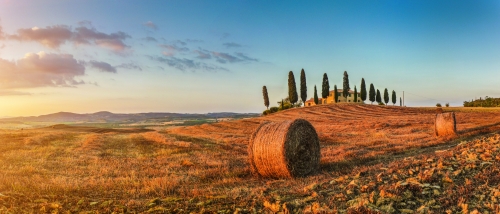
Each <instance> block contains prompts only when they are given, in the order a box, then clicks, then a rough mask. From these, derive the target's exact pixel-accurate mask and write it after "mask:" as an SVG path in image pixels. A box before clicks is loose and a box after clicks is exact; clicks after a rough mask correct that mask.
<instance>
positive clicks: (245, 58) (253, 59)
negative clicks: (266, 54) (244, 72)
mask: <svg viewBox="0 0 500 214" xmlns="http://www.w3.org/2000/svg"><path fill="white" fill-rule="evenodd" d="M236 55H237V56H238V57H240V58H241V59H243V60H245V61H254V62H258V61H259V60H258V59H255V58H250V57H248V56H247V55H245V54H243V53H236Z"/></svg>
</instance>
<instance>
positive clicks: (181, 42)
mask: <svg viewBox="0 0 500 214" xmlns="http://www.w3.org/2000/svg"><path fill="white" fill-rule="evenodd" d="M174 43H175V44H180V45H186V43H185V42H183V41H181V40H175V41H174Z"/></svg>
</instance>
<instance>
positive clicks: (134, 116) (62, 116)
mask: <svg viewBox="0 0 500 214" xmlns="http://www.w3.org/2000/svg"><path fill="white" fill-rule="evenodd" d="M259 115H260V114H258V113H233V112H217V113H207V114H189V113H186V114H184V113H159V112H149V113H130V114H115V113H112V112H109V111H99V112H95V113H90V114H78V113H72V112H57V113H53V114H47V115H40V116H29V117H10V118H1V119H0V121H2V122H8V121H17V122H125V121H127V122H133V121H141V120H147V119H190V118H207V119H210V118H225V117H255V116H259Z"/></svg>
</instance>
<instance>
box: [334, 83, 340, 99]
mask: <svg viewBox="0 0 500 214" xmlns="http://www.w3.org/2000/svg"><path fill="white" fill-rule="evenodd" d="M333 91H334V92H333V99H335V100H334V101H333V102H334V103H337V102H338V101H339V92H337V85H333Z"/></svg>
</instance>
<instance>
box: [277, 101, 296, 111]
mask: <svg viewBox="0 0 500 214" xmlns="http://www.w3.org/2000/svg"><path fill="white" fill-rule="evenodd" d="M289 108H293V106H292V104H291V103H285V104H283V108H281V106H280V107H279V108H278V111H283V110H286V109H289Z"/></svg>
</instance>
